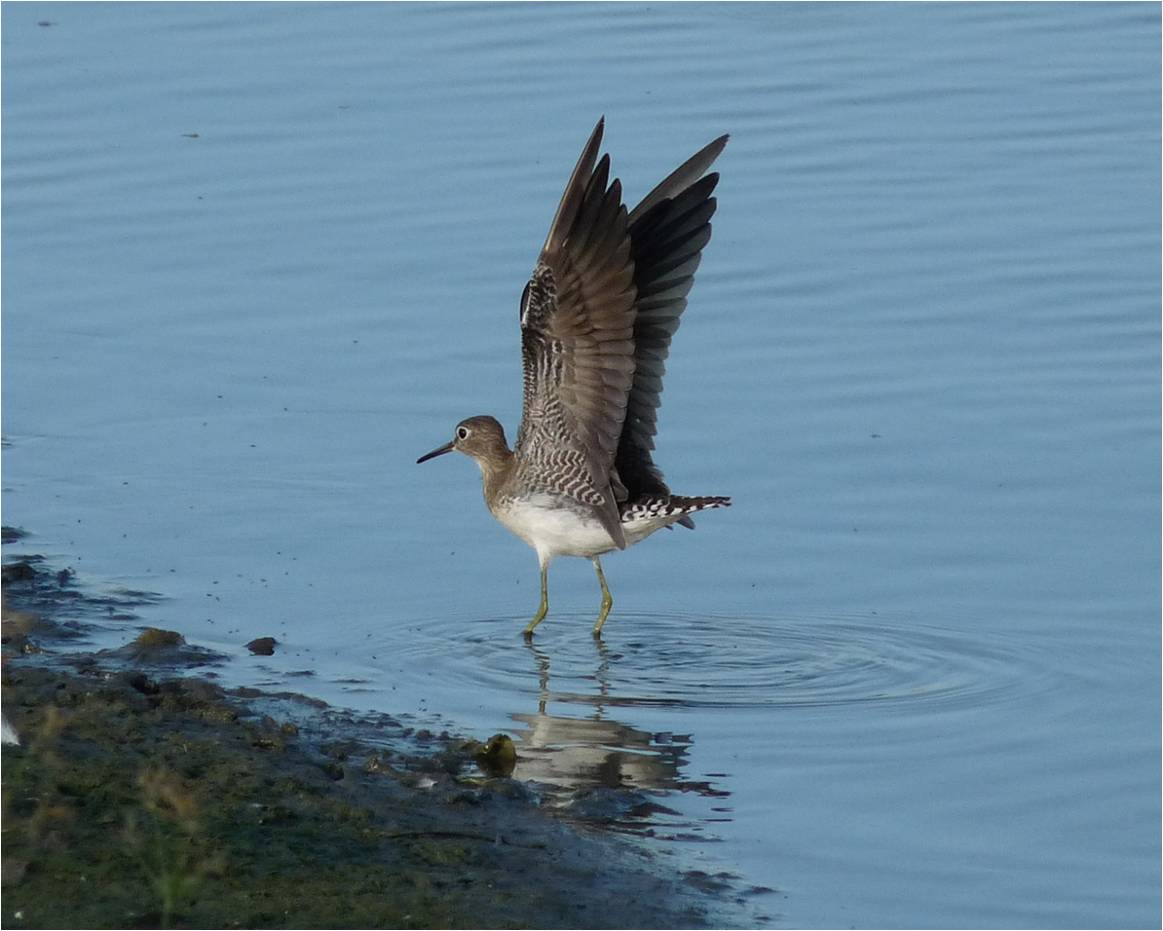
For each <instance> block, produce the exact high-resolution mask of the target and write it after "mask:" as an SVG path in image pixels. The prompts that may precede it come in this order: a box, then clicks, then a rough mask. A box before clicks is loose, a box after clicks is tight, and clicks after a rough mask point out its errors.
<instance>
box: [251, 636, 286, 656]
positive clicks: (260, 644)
mask: <svg viewBox="0 0 1163 931" xmlns="http://www.w3.org/2000/svg"><path fill="white" fill-rule="evenodd" d="M278 645H279V641H277V640H276V639H275V638H274V637H257V638H255V639H254V640H252V641H250V643H248V644H247V645H246V648H247V649H248V650H250V652H251V653H253V654H254V655H255V656H273V655H274V652H275V647H277V646H278Z"/></svg>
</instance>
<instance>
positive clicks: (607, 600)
mask: <svg viewBox="0 0 1163 931" xmlns="http://www.w3.org/2000/svg"><path fill="white" fill-rule="evenodd" d="M594 569H595V570H596V571H597V573H598V584H599V585H601V586H602V609H601V610H600V611H599V612H598V622H597V623H596V624H595V625H594V636H595V637H600V636H601V635H602V625H603V624H605V623H606V618H607V617H608V616H609V614H610V608H612V607H614V599H613V598H611V597H610V589H609V588H608V587H607V586H606V575H605V573H604V572H602V564H601V562H599V560H598V557H597V556H595V557H594Z"/></svg>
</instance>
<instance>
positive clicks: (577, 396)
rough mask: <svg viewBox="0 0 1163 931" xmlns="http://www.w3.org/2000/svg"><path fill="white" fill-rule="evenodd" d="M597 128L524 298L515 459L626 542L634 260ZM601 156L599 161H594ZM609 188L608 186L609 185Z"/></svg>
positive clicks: (619, 196)
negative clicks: (622, 448) (619, 457)
mask: <svg viewBox="0 0 1163 931" xmlns="http://www.w3.org/2000/svg"><path fill="white" fill-rule="evenodd" d="M602 128H603V122H602V121H599V122H598V125H597V126H596V127H595V128H594V131H593V133H592V135H591V136H590V138H589V141H588V142H587V143H586V147H585V149H584V150H583V151H582V154H581V158H580V159H578V163H577V166H576V167H575V168H574V170H573V174H572V175H571V176H570V179H569V183H568V184H567V185H566V188H565V193H564V194H563V196H562V198H561V203H560V205H559V206H558V208H557V213H556V215H555V216H554V218H553V223H552V224H551V225H550V228H549V235H548V236H547V237H546V240H545V245H544V247H543V248H542V250H541V255H540V258H539V259H538V261H537V267H536V268H535V269H534V271H533V276H532V278H531V279H530V281H529V284H528V285H526V287H525V293H524V294H523V295H522V297H521V351H522V358H523V361H524V368H525V384H524V414H523V416H522V418H521V428H520V431H519V432H518V436H517V452H518V457H519V460H520V461H521V462H522V463H523V464H524V466H525V468H527V469H528V471H529V473H532V474H533V475H535V476H536V478H537V481H538V482H540V483H544V482H549V485H548V487H546V488H545V489H544V490H547V491H553V492H555V493H558V494H565V495H568V496H569V497H572V498H574V499H575V500H577V501H579V502H580V503H582V504H586V505H590V506H592V507H593V508H594V510H595V513H596V514H597V516H598V517H599V519H600V520H601V521H602V524H603V525H604V526H605V528H606V530H607V532H609V534H610V536H611V537H612V538H613V540H614V542H615V543H616V544H617V545H618V546H619V547H624V546H625V545H626V542H625V538H624V536H623V533H622V527H621V521H620V519H619V514H618V504H617V500H616V498H617V497H625V495H624V489H622V488H621V486H620V485H618V484H617V479H616V477H615V476H613V474H612V473H613V468H614V456H615V453H616V451H617V449H618V442H619V438H620V437H621V435H622V424H623V421H624V419H625V416H626V403H627V398H628V397H629V394H630V388H631V385H632V383H633V380H634V366H635V360H634V316H635V296H636V290H635V287H634V263H633V261H632V259H631V247H630V237H629V234H628V230H627V214H626V208H625V206H624V205H623V204H622V186H621V184H620V183H619V182H618V181H617V180H614V181H613V182H612V183H609V174H610V159H609V156H608V155H607V156H603V157H602V159H601V160H600V161H598V160H597V154H598V148H599V146H600V145H601V141H602ZM595 162H596V165H595ZM607 185H608V186H607Z"/></svg>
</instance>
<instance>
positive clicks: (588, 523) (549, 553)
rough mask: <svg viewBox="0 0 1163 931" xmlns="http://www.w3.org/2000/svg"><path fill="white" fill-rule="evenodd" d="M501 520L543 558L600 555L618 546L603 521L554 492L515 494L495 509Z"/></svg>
mask: <svg viewBox="0 0 1163 931" xmlns="http://www.w3.org/2000/svg"><path fill="white" fill-rule="evenodd" d="M493 514H494V515H495V516H496V518H497V520H499V521H500V522H501V523H502V524H504V525H505V526H506V527H507V528H508V529H509V530H511V531H512V532H513V533H515V534H516V535H517V536H519V537H520V538H521V539H522V540H524V541H525V542H526V543H528V544H529V545H530V546H531V547H533V548H534V549H535V550H537V557H538V559H540V560H542V561H543V562H544V561H546V560H548V559H552V558H553V557H554V556H600V555H601V554H602V553H608V552H609V551H610V550H612V549H616V547H615V546H614V541H613V540H611V539H610V535H609V534H608V533H606V528H605V527H603V526H602V524H601V521H599V520H598V519H597V518H595V517H593V516H592V515H591V514H589V513H587V512H586V511H583V510H581V509H580V508H577V507H576V506H574V507H568V506H564V505H563V502H562V500H561V499H559V498H555V497H553V496H552V495H534V496H533V497H530V498H513V499H510V500H508V501H505V502H503V503H501V504H500V505H498V507H497V508H496V509H495V510H494V511H493Z"/></svg>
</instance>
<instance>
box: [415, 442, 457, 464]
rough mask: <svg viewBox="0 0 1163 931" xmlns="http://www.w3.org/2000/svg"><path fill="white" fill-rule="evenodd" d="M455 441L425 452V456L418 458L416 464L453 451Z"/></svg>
mask: <svg viewBox="0 0 1163 931" xmlns="http://www.w3.org/2000/svg"><path fill="white" fill-rule="evenodd" d="M454 442H455V441H453V440H450V441H449V442H447V443H445V444H444V445H443V446H437V447H436V448H435V449H434V450H432V452H430V453H425V454H424V455H423V456H421V457H420V458H419V459H417V460H416V465H419V464H420V463H421V462H427V461H428V460H429V459H435V458H436V457H437V456H443V455H444V454H445V453H450V452H452V448H453V443H454Z"/></svg>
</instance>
